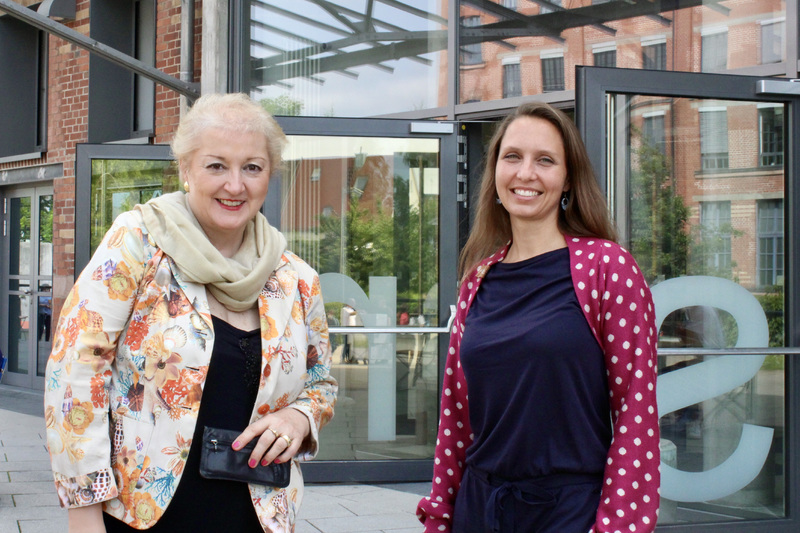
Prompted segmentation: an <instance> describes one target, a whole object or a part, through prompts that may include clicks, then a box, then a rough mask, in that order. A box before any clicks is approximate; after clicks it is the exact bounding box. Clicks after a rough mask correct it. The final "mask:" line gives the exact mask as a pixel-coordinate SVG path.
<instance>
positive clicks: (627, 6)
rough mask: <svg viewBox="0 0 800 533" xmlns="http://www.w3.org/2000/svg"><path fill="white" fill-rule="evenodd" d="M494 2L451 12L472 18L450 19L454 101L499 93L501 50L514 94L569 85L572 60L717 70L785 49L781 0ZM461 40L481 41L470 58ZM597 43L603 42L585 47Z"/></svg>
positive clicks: (775, 58)
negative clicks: (513, 78)
mask: <svg viewBox="0 0 800 533" xmlns="http://www.w3.org/2000/svg"><path fill="white" fill-rule="evenodd" d="M498 4H499V5H498ZM503 5H504V3H502V2H497V1H495V2H474V1H462V2H460V3H459V17H460V18H461V20H462V21H466V20H472V21H479V22H480V24H477V25H476V24H469V25H467V24H465V23H462V24H460V25H459V28H458V29H459V36H458V38H459V41H458V43H459V46H460V47H461V54H460V58H459V59H460V64H459V68H458V70H457V71H458V75H459V79H458V88H459V95H458V98H459V101H458V102H455V103H467V102H479V101H489V100H498V99H500V98H505V97H506V96H505V95H503V94H502V92H501V91H500V88H501V87H502V79H503V60H504V59H506V58H507V57H508V56H509V55H515V56H517V57H521V58H522V61H521V62H520V70H521V80H522V86H521V93H520V94H522V95H537V94H541V93H543V92H548V91H563V90H572V89H575V81H574V77H573V76H572V75H571V73H572V72H573V71H574V67H575V66H576V65H593V64H594V65H597V66H616V67H619V68H634V69H640V68H641V69H651V70H675V71H684V72H709V71H715V72H725V71H727V70H732V69H740V68H747V67H754V66H756V65H761V64H773V63H777V62H780V61H784V60H785V58H786V50H785V49H786V39H785V36H784V35H785V15H786V7H785V2H774V3H771V2H763V1H761V0H744V1H742V2H739V3H734V4H725V6H724V7H722V6H721V5H720V4H718V3H717V2H692V3H689V4H680V5H676V4H665V3H663V2H622V1H619V0H603V1H599V0H592V1H591V2H572V3H569V2H566V3H564V2H552V1H541V2H540V1H537V2H525V3H519V4H518V6H517V8H515V9H506V8H504V7H503ZM562 6H563V7H562ZM676 6H677V7H678V9H676ZM466 46H470V47H473V46H482V59H481V62H480V64H478V65H476V64H475V63H474V56H472V55H470V54H465V53H464V52H465V47H466ZM555 46H559V47H560V49H561V50H563V57H562V58H561V59H558V60H557V59H555V58H552V57H551V58H548V57H547V54H548V53H549V52H550V51H551V50H552V49H553V48H554V47H555ZM597 47H602V48H604V49H606V50H608V51H606V50H604V51H603V52H601V53H597V52H595V53H593V50H596V49H597ZM611 50H616V52H615V53H612V52H610V51H611ZM559 63H560V64H559ZM775 74H778V75H780V74H782V72H781V71H780V70H778V71H776V73H775ZM567 98H569V97H568V96H567ZM447 103H448V102H444V101H443V102H441V103H440V105H445V104H447Z"/></svg>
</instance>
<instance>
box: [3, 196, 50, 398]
mask: <svg viewBox="0 0 800 533" xmlns="http://www.w3.org/2000/svg"><path fill="white" fill-rule="evenodd" d="M3 207H4V209H3V228H4V232H3V252H4V254H3V255H4V256H5V258H6V260H5V261H4V262H3V266H2V306H3V310H4V312H3V313H2V316H3V317H5V319H4V320H3V324H2V325H0V331H2V332H3V333H5V334H4V335H3V336H2V338H3V339H4V341H0V342H2V350H3V352H4V353H5V354H6V356H7V357H8V366H7V368H6V371H7V375H5V376H4V377H3V382H4V383H8V384H10V385H17V386H21V387H26V388H38V389H43V388H44V377H43V376H44V369H45V364H46V363H47V358H48V357H49V355H50V348H51V345H52V339H51V336H50V332H51V326H52V320H53V317H52V296H53V189H52V187H32V188H25V189H12V190H9V191H8V192H6V193H5V195H4V197H3Z"/></svg>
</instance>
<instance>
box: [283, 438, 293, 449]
mask: <svg viewBox="0 0 800 533" xmlns="http://www.w3.org/2000/svg"><path fill="white" fill-rule="evenodd" d="M281 438H282V439H283V440H285V441H286V447H287V448H288V447H289V446H291V445H292V438H291V437H290V436H289V435H281Z"/></svg>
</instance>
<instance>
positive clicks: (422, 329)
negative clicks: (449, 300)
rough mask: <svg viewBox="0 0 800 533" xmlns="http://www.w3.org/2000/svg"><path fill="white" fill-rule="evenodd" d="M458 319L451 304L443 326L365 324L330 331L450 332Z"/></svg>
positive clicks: (348, 332)
mask: <svg viewBox="0 0 800 533" xmlns="http://www.w3.org/2000/svg"><path fill="white" fill-rule="evenodd" d="M455 319H456V306H455V305H451V306H450V318H448V319H447V325H446V326H442V327H435V328H428V327H410V326H401V327H391V328H365V327H363V326H348V327H341V326H339V327H333V328H328V333H332V334H334V333H335V334H349V335H353V334H356V333H363V334H369V333H395V334H412V333H450V328H452V327H453V321H454V320H455Z"/></svg>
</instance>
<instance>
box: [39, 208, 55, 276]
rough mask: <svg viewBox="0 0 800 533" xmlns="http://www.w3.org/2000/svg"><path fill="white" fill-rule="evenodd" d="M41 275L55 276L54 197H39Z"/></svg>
mask: <svg viewBox="0 0 800 533" xmlns="http://www.w3.org/2000/svg"><path fill="white" fill-rule="evenodd" d="M39 275H40V276H52V275H53V195H51V194H48V195H44V196H40V197H39Z"/></svg>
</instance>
